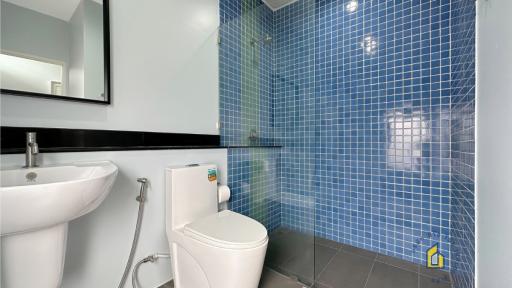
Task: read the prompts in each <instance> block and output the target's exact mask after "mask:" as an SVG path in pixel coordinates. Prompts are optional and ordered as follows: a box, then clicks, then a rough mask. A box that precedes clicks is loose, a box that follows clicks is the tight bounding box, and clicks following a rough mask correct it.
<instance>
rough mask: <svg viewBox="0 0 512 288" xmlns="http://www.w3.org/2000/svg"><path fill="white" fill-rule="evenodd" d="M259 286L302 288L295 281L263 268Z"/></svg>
mask: <svg viewBox="0 0 512 288" xmlns="http://www.w3.org/2000/svg"><path fill="white" fill-rule="evenodd" d="M259 287H260V288H303V287H304V286H303V285H302V284H300V283H298V282H297V281H294V280H291V279H290V278H288V277H286V276H284V275H281V274H279V273H277V272H275V271H273V270H271V269H267V268H265V269H263V273H262V275H261V280H260V285H259Z"/></svg>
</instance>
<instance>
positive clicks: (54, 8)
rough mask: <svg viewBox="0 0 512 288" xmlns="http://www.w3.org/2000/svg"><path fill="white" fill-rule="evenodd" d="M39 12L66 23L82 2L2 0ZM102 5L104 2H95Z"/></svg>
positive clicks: (96, 0)
mask: <svg viewBox="0 0 512 288" xmlns="http://www.w3.org/2000/svg"><path fill="white" fill-rule="evenodd" d="M2 1H6V2H10V3H12V4H15V5H18V6H21V7H24V8H27V9H30V10H34V11H37V12H39V13H42V14H45V15H49V16H52V17H55V18H58V19H61V20H64V21H69V19H71V16H73V13H74V12H75V10H76V7H77V6H78V4H79V3H80V0H64V1H63V0H2ZM93 1H95V2H99V3H101V2H102V1H98V0H93Z"/></svg>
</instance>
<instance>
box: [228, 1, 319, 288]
mask: <svg viewBox="0 0 512 288" xmlns="http://www.w3.org/2000/svg"><path fill="white" fill-rule="evenodd" d="M220 5H221V9H220V11H221V26H220V32H219V33H220V35H219V59H220V63H219V64H220V65H219V66H220V109H221V113H220V117H221V123H222V124H221V136H222V138H221V139H222V140H221V141H222V144H223V145H225V146H230V147H232V148H230V149H229V152H228V154H229V155H228V166H229V183H228V184H229V185H230V187H231V189H232V199H231V201H230V209H232V210H234V211H236V212H239V213H242V214H244V215H247V216H249V217H251V218H253V219H256V220H258V221H260V222H261V223H262V224H263V225H265V227H266V228H267V230H268V233H269V246H268V249H267V256H266V260H265V270H264V273H263V277H262V281H263V282H264V281H266V277H268V275H270V274H272V273H280V274H282V275H284V276H287V277H289V278H292V279H296V280H297V281H299V282H302V283H304V284H306V285H307V286H310V285H312V284H313V283H314V278H315V274H318V272H319V271H315V238H314V231H315V220H316V214H315V205H316V204H317V203H316V202H315V187H316V185H315V181H317V179H316V178H315V166H316V165H317V164H318V163H316V161H317V159H316V158H315V151H314V149H316V146H317V143H316V138H317V137H316V136H317V135H316V134H315V133H316V131H315V126H316V125H315V123H316V121H317V119H315V115H316V113H315V97H314V93H315V91H314V88H315V87H314V76H315V75H314V40H315V38H314V31H315V29H314V25H315V22H314V14H315V11H314V0H306V1H300V2H297V3H296V4H293V5H301V7H300V9H301V10H303V11H304V12H305V14H304V13H301V14H300V15H298V14H295V13H292V11H296V9H297V8H298V7H294V9H295V10H291V9H289V8H286V7H285V8H282V9H280V10H278V11H272V10H270V9H269V8H268V7H267V6H265V5H263V4H262V3H261V2H260V1H254V0H242V1H221V4H220ZM304 15H307V17H304ZM284 20H286V21H284ZM280 22H281V23H283V25H282V26H280V25H276V24H277V23H280ZM291 34H293V35H291ZM297 38H300V39H302V40H301V41H300V43H294V42H291V39H297Z"/></svg>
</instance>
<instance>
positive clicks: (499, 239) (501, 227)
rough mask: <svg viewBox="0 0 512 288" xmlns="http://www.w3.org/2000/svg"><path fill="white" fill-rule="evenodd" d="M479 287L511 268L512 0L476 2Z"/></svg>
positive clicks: (490, 285)
mask: <svg viewBox="0 0 512 288" xmlns="http://www.w3.org/2000/svg"><path fill="white" fill-rule="evenodd" d="M477 5H478V10H477V40H476V41H477V138H476V139H477V144H476V147H477V152H476V153H477V172H476V177H477V178H476V183H477V188H476V201H477V202H476V210H477V211H476V217H477V219H476V223H477V226H476V239H477V240H476V241H477V243H476V244H477V246H476V250H477V255H476V256H477V257H476V259H477V260H476V268H477V271H476V277H477V280H476V282H477V287H480V288H501V287H510V283H512V273H510V260H511V259H512V246H511V243H512V224H511V223H512V165H511V163H512V113H511V112H512V29H511V27H512V18H511V17H510V13H512V1H508V0H488V1H477Z"/></svg>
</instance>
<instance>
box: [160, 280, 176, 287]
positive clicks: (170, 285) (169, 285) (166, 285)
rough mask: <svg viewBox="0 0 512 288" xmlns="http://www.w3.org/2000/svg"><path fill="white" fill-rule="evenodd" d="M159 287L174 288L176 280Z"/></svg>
mask: <svg viewBox="0 0 512 288" xmlns="http://www.w3.org/2000/svg"><path fill="white" fill-rule="evenodd" d="M159 288H174V282H173V281H172V280H171V281H169V282H167V283H165V284H164V285H162V286H160V287H159Z"/></svg>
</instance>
